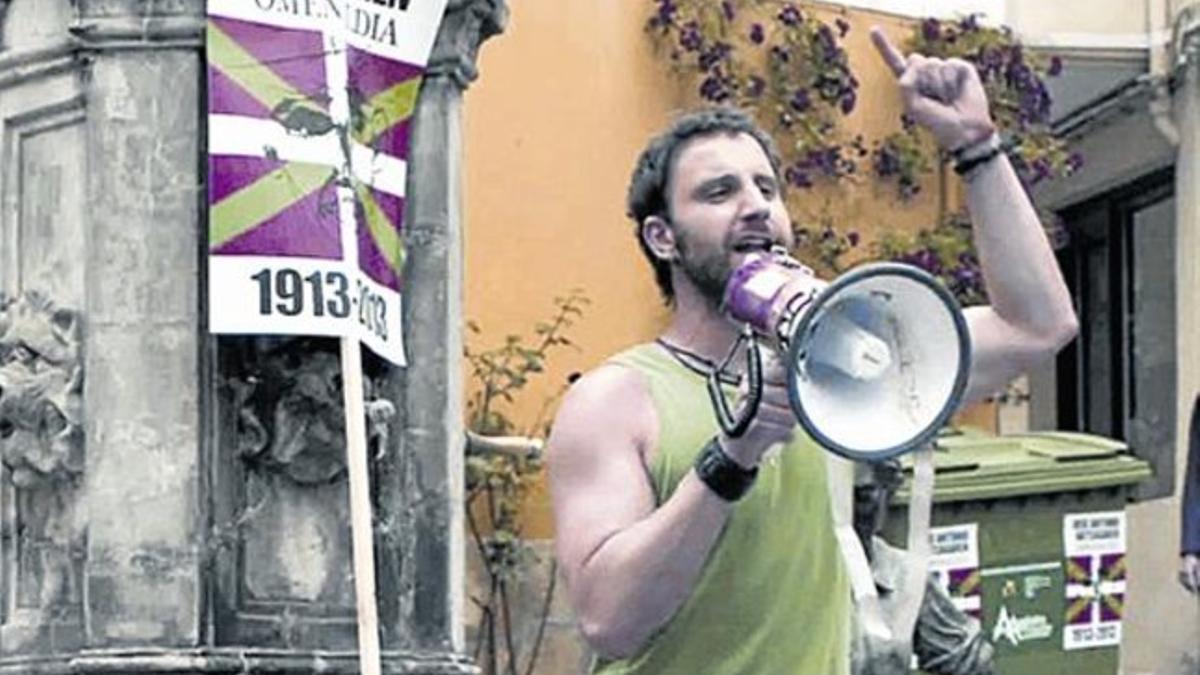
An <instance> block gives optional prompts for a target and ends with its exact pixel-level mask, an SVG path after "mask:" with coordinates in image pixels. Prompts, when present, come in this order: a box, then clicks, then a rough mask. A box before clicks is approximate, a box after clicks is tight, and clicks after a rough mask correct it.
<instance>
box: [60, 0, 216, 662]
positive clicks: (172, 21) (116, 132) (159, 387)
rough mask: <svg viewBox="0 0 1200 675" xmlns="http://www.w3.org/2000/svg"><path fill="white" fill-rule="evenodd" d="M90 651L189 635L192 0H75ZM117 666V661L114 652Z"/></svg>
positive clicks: (194, 341)
mask: <svg viewBox="0 0 1200 675" xmlns="http://www.w3.org/2000/svg"><path fill="white" fill-rule="evenodd" d="M77 7H78V17H77V19H76V21H75V23H74V24H73V25H72V26H71V27H70V29H71V33H72V34H73V35H74V36H75V40H76V45H77V53H78V54H79V58H81V59H83V60H85V61H86V62H87V63H88V77H87V79H86V90H85V92H84V93H85V96H86V99H87V107H88V115H87V145H86V148H87V156H88V164H87V165H88V166H89V171H88V181H87V205H88V206H87V214H88V215H87V221H88V233H87V243H88V246H87V258H86V260H85V261H81V262H83V263H84V269H85V270H86V273H85V274H86V279H87V283H86V302H85V308H84V312H85V317H86V327H87V331H86V349H85V350H84V351H85V353H86V355H87V356H86V358H85V359H84V372H85V373H86V385H85V390H84V404H85V410H86V419H87V425H86V428H87V436H86V447H87V459H88V461H87V471H86V476H85V481H84V484H85V486H86V502H85V505H86V514H87V549H86V560H87V564H86V571H85V574H84V579H83V590H84V594H85V597H86V603H87V604H86V608H85V612H86V617H87V624H86V633H87V646H88V648H90V649H123V648H135V649H139V650H140V649H144V648H147V647H153V648H158V649H169V648H179V647H191V646H195V645H197V644H199V642H200V639H201V627H202V618H203V612H204V608H203V599H204V588H203V579H202V576H201V571H202V565H203V563H204V543H205V542H204V539H205V537H204V531H205V522H204V514H205V513H206V512H207V510H208V509H207V508H206V504H205V499H206V497H207V495H206V494H205V491H204V489H203V483H202V480H201V479H202V475H203V471H202V469H203V467H204V466H205V463H204V461H203V460H202V453H203V452H204V450H205V448H206V444H205V443H204V440H205V436H206V433H205V432H206V430H205V426H204V421H203V419H202V410H201V391H202V390H201V377H200V375H201V372H200V367H201V359H200V356H201V350H202V348H203V346H204V345H205V337H204V324H205V322H204V318H203V315H202V313H201V303H200V297H199V293H198V289H199V288H201V287H202V286H201V285H200V280H201V251H202V250H203V248H202V246H201V242H202V241H203V237H202V232H203V231H204V223H203V221H202V212H201V210H200V202H201V199H202V196H203V193H202V190H203V184H204V181H203V179H202V177H201V174H200V166H201V164H200V157H201V155H200V150H201V131H200V130H201V126H200V123H201V119H202V118H201V116H200V115H199V111H200V106H201V98H200V91H201V90H200V86H199V84H200V81H201V80H200V77H201V69H200V67H201V60H200V52H199V47H200V45H201V37H202V34H203V26H204V21H203V14H204V3H203V2H201V1H199V0H178V1H176V2H171V3H154V7H151V6H149V5H147V3H144V2H140V1H138V0H106V1H101V0H83V1H81V2H78V3H77ZM113 658H115V659H118V660H119V659H120V658H121V657H118V656H114V657H113Z"/></svg>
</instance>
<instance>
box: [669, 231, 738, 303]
mask: <svg viewBox="0 0 1200 675" xmlns="http://www.w3.org/2000/svg"><path fill="white" fill-rule="evenodd" d="M680 235H681V236H679V237H678V243H679V267H680V269H682V270H683V273H684V275H686V276H687V278H688V279H689V280H690V281H691V282H692V284H693V285H695V287H696V289H697V290H699V291H700V295H701V296H703V297H704V299H705V300H706V301H707V302H708V303H709V304H710V305H711V306H712V307H714V308H716V307H720V306H721V301H722V300H723V299H724V297H725V284H726V283H728V281H729V276H730V274H732V273H733V268H732V266H731V265H730V262H729V256H728V255H727V253H726V251H725V249H724V247H718V248H715V249H712V250H708V251H703V250H696V248H697V247H693V246H692V241H691V239H690V238H688V237H687V236H686V235H683V233H682V232H681V233H680Z"/></svg>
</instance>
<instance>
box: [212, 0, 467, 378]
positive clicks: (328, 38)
mask: <svg viewBox="0 0 1200 675" xmlns="http://www.w3.org/2000/svg"><path fill="white" fill-rule="evenodd" d="M445 5H446V0H209V2H208V30H207V55H208V101H209V103H208V113H209V116H208V146H209V162H208V186H209V187H208V199H209V218H208V243H209V289H208V290H209V306H210V317H209V322H210V326H211V329H212V330H213V332H215V333H275V334H302V335H330V336H340V337H357V338H358V339H360V340H362V342H363V343H364V344H366V345H367V347H369V348H370V349H371V350H372V351H374V352H376V353H377V354H379V355H380V356H383V357H384V358H387V359H388V360H390V361H392V362H394V363H397V364H400V365H403V364H404V362H405V358H404V345H403V341H402V338H401V328H400V307H401V292H402V290H403V282H402V279H401V270H402V268H403V265H404V245H403V237H402V232H403V224H404V223H403V220H404V204H405V182H406V178H407V174H408V170H409V166H408V161H407V160H408V136H409V122H410V119H411V117H412V114H413V111H414V108H415V104H416V98H417V93H418V91H419V88H420V83H421V76H422V75H423V73H424V70H425V64H426V62H427V60H428V58H429V52H430V50H431V48H432V46H433V40H434V38H435V37H436V35H437V30H438V26H439V25H440V22H441V18H442V14H443V12H444V10H445Z"/></svg>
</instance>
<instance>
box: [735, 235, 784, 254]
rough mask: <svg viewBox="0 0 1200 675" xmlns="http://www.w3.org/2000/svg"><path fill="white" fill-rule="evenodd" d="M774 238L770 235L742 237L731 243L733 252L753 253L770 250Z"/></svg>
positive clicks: (773, 243)
mask: <svg viewBox="0 0 1200 675" xmlns="http://www.w3.org/2000/svg"><path fill="white" fill-rule="evenodd" d="M774 245H775V240H774V239H771V238H770V237H743V238H742V239H739V240H737V241H736V242H734V244H733V252H734V253H743V254H744V253H755V252H766V251H770V250H771V247H772V246H774Z"/></svg>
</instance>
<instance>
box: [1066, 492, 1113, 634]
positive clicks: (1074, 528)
mask: <svg viewBox="0 0 1200 675" xmlns="http://www.w3.org/2000/svg"><path fill="white" fill-rule="evenodd" d="M1063 553H1064V555H1065V556H1066V561H1065V565H1064V568H1065V571H1066V584H1065V588H1066V620H1065V623H1064V625H1063V649H1068V650H1071V649H1089V648H1092V647H1112V646H1116V645H1119V644H1121V615H1122V614H1123V612H1124V608H1125V513H1124V512H1123V511H1105V512H1096V513H1073V514H1068V515H1066V516H1064V517H1063Z"/></svg>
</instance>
